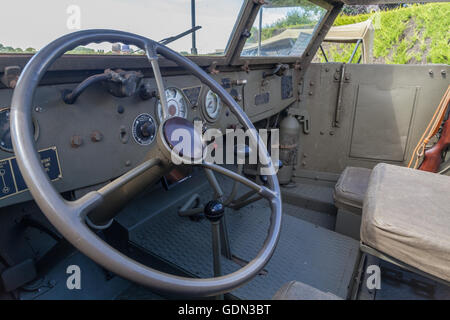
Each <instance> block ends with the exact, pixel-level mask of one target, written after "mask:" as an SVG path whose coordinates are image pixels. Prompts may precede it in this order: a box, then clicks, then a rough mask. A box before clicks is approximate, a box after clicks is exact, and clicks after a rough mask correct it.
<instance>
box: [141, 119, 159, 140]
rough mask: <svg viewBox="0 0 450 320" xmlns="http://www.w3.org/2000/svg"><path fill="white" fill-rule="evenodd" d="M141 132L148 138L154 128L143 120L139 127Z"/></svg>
mask: <svg viewBox="0 0 450 320" xmlns="http://www.w3.org/2000/svg"><path fill="white" fill-rule="evenodd" d="M139 130H140V132H141V134H142V136H143V137H145V138H148V137H150V136H151V135H152V134H154V131H155V130H154V128H153V126H152V124H151V123H149V122H145V123H144V124H143V125H142V126H141V127H140V128H139Z"/></svg>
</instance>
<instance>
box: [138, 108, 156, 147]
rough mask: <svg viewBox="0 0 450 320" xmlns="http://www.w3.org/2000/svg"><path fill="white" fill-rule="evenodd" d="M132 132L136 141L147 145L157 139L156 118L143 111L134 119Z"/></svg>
mask: <svg viewBox="0 0 450 320" xmlns="http://www.w3.org/2000/svg"><path fill="white" fill-rule="evenodd" d="M132 134H133V138H134V141H136V142H137V143H138V144H140V145H142V146H147V145H149V144H150V143H152V142H153V140H155V134H156V124H155V120H154V119H153V117H152V116H151V115H149V114H148V113H142V114H140V115H138V116H137V117H136V119H134V122H133V128H132Z"/></svg>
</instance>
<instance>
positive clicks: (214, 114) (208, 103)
mask: <svg viewBox="0 0 450 320" xmlns="http://www.w3.org/2000/svg"><path fill="white" fill-rule="evenodd" d="M220 110H222V101H221V100H220V98H219V96H218V95H217V94H216V93H214V92H212V91H211V90H208V93H207V94H206V97H205V104H204V111H205V115H206V116H207V118H209V120H211V121H215V120H217V118H218V117H219V114H220Z"/></svg>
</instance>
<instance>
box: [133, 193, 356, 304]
mask: <svg viewBox="0 0 450 320" xmlns="http://www.w3.org/2000/svg"><path fill="white" fill-rule="evenodd" d="M204 196H205V195H203V196H202V198H203V197H204ZM227 210H228V211H227V212H226V214H227V219H228V221H227V225H228V230H229V235H230V242H231V249H232V253H233V254H234V255H235V256H237V257H239V258H241V259H243V260H246V261H249V260H251V259H252V258H254V257H255V255H256V254H257V252H258V250H259V249H260V248H261V245H262V243H263V241H264V238H265V236H266V234H267V228H268V221H269V215H270V212H269V209H268V208H267V206H266V202H265V200H261V201H259V202H256V203H254V204H252V205H250V206H248V207H246V208H243V209H241V210H240V211H239V212H235V211H232V210H229V209H227ZM298 210H302V208H298ZM131 240H132V241H133V242H135V243H137V244H138V245H140V246H142V247H144V248H146V249H147V250H149V251H151V252H152V253H153V254H156V255H157V256H159V257H160V258H162V259H164V260H166V261H169V262H171V263H173V264H175V265H177V266H178V267H180V268H182V269H184V270H186V271H188V272H189V273H191V274H195V275H197V276H199V277H211V276H212V270H213V266H212V252H211V226H210V223H209V222H208V221H206V220H202V221H200V222H193V221H191V220H190V219H188V218H181V217H179V216H178V215H177V213H176V212H167V211H166V212H164V213H161V214H158V215H157V216H154V217H152V218H151V219H150V220H149V221H147V222H146V223H145V224H143V225H141V226H139V227H138V228H137V229H136V230H134V231H133V232H132V234H131ZM358 248H359V244H358V242H357V241H356V240H353V239H351V238H349V237H346V236H343V235H340V234H338V233H335V232H333V231H330V230H327V229H324V228H321V227H319V226H316V225H314V224H311V223H309V222H306V221H303V220H301V219H298V218H295V217H293V216H290V215H287V214H285V215H284V219H283V224H282V233H281V237H280V241H279V244H278V247H277V249H276V251H275V253H274V255H273V257H272V259H271V260H270V262H269V263H268V264H267V266H266V267H265V270H266V271H267V273H265V274H264V275H258V276H256V277H255V278H254V279H253V280H252V281H250V282H249V283H247V284H246V285H244V286H242V287H240V288H238V289H236V290H234V291H233V292H232V294H233V295H234V296H236V297H237V298H239V299H270V298H272V296H273V295H274V294H275V292H276V291H277V290H278V289H279V288H280V287H281V286H282V285H283V284H285V283H286V282H289V281H291V280H297V281H302V282H304V283H306V284H308V285H311V286H313V287H315V288H318V289H320V290H322V291H325V292H331V293H334V294H336V295H337V296H339V297H342V298H345V297H346V296H347V291H348V288H347V287H348V285H349V283H350V279H351V275H352V272H353V269H354V266H355V263H356V259H357V253H358ZM238 268H239V266H238V265H237V264H236V263H234V262H233V261H230V260H227V259H225V258H222V270H223V272H224V273H230V272H233V271H235V270H237V269H238Z"/></svg>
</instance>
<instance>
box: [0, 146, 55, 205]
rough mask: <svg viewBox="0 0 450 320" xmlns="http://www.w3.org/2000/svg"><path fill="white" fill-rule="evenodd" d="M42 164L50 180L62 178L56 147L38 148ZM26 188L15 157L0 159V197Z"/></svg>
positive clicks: (14, 193) (11, 194) (8, 195)
mask: <svg viewBox="0 0 450 320" xmlns="http://www.w3.org/2000/svg"><path fill="white" fill-rule="evenodd" d="M39 155H40V157H41V162H42V165H43V167H44V169H45V171H46V172H47V174H48V176H49V178H50V180H51V181H56V180H59V179H61V178H62V174H61V166H60V164H59V158H58V151H57V150H56V147H50V148H48V149H44V150H40V151H39ZM26 190H28V187H27V185H26V183H25V180H24V179H23V176H22V174H21V173H20V170H19V166H18V164H17V160H16V158H15V157H11V158H8V159H3V160H1V161H0V199H3V198H6V197H10V196H13V195H16V194H18V193H21V192H24V191H26Z"/></svg>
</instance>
